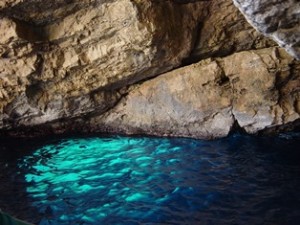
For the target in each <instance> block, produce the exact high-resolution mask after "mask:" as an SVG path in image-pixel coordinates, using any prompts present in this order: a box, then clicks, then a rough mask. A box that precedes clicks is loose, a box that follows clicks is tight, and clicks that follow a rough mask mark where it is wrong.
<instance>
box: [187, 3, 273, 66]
mask: <svg viewBox="0 0 300 225" xmlns="http://www.w3.org/2000/svg"><path fill="white" fill-rule="evenodd" d="M207 11H208V12H207V16H206V17H205V20H202V21H201V23H200V25H199V29H198V30H199V31H198V32H199V33H198V40H197V42H196V44H195V47H194V49H193V52H192V54H191V60H190V61H194V62H195V61H199V60H200V59H204V58H208V57H224V56H227V55H230V54H233V53H235V52H240V51H245V50H255V49H261V48H268V47H271V46H275V45H276V43H275V42H273V41H272V40H271V39H269V38H265V37H264V36H263V35H262V34H260V33H259V32H257V31H256V30H255V29H254V28H253V27H252V26H251V25H250V24H249V23H248V22H247V21H246V19H245V18H244V16H243V15H242V14H241V13H240V11H239V10H238V9H237V8H236V7H235V6H234V4H233V2H232V0H218V1H210V5H209V7H208V8H207Z"/></svg>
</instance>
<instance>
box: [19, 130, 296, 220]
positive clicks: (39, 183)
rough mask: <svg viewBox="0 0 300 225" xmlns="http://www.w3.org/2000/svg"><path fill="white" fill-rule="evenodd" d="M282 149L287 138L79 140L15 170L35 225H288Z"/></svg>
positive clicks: (290, 178) (289, 172) (48, 149)
mask: <svg viewBox="0 0 300 225" xmlns="http://www.w3.org/2000/svg"><path fill="white" fill-rule="evenodd" d="M293 143H294V145H295V143H299V141H298V142H293ZM294 145H293V146H294ZM282 148H285V151H287V149H288V148H289V147H288V145H287V140H286V139H280V138H279V139H261V140H260V139H255V138H250V137H242V136H234V137H230V138H227V139H223V140H218V141H213V142H205V141H197V140H189V139H162V138H129V137H107V138H97V137H95V138H82V139H80V138H79V139H66V140H62V141H59V142H58V143H55V144H52V145H47V146H44V147H42V148H40V149H38V150H36V151H35V152H34V153H33V154H32V155H29V156H26V157H24V158H22V160H20V161H19V164H18V165H19V168H20V171H21V173H22V174H23V173H24V177H25V180H26V183H27V184H26V192H27V193H28V198H29V199H30V200H29V201H30V202H31V205H32V206H34V207H35V208H36V209H37V210H38V212H39V216H42V220H41V221H40V223H39V224H40V225H50V224H54V225H65V224H72V225H76V224H95V225H98V224H104V225H118V224H120V225H127V224H128V225H134V224H228V225H229V224H278V225H279V224H280V225H283V224H288V225H290V224H291V223H290V222H291V221H294V220H295V219H297V217H296V216H295V215H297V210H298V209H297V207H294V205H297V204H298V203H300V201H298V200H297V199H300V198H298V197H299V192H297V191H295V187H297V186H298V185H300V178H299V177H297V176H296V177H295V173H296V171H299V165H298V164H294V162H293V161H291V160H290V159H284V160H282V158H283V157H282V156H283V155H282V151H281V149H282ZM296 148H297V147H296ZM291 151H294V149H292V150H291ZM293 158H295V157H293ZM282 174H285V175H284V176H285V179H284V180H283V179H281V178H280V176H281V177H282ZM287 183H289V186H288V187H285V188H284V193H285V192H288V193H289V194H290V196H284V197H282V193H281V192H280V190H278V187H279V186H281V187H282V185H285V184H287ZM283 199H284V200H285V201H290V204H289V206H287V205H282V201H283ZM245 221H247V223H244V222H245ZM264 221H269V222H270V223H264ZM276 221H279V222H280V223H277V222H276Z"/></svg>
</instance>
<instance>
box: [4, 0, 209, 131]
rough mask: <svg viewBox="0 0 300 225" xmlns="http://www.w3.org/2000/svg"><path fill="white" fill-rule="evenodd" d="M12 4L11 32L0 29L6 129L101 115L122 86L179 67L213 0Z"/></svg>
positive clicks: (7, 22)
mask: <svg viewBox="0 0 300 225" xmlns="http://www.w3.org/2000/svg"><path fill="white" fill-rule="evenodd" d="M9 3H10V2H8V3H7V4H8V6H9V7H8V8H5V7H4V9H2V12H1V13H2V14H0V15H2V18H0V28H1V30H5V31H6V32H5V33H2V34H1V35H0V45H1V58H0V68H1V78H0V98H1V101H0V111H1V113H0V115H1V118H0V121H1V122H0V125H1V127H4V128H7V129H10V128H16V127H19V126H32V125H37V124H42V123H46V122H51V121H54V120H56V119H62V118H72V117H76V116H80V115H84V114H88V113H90V112H93V113H95V112H97V113H102V112H104V111H105V110H107V108H110V107H112V106H113V105H114V104H115V102H116V101H117V100H118V98H119V96H120V94H119V92H118V91H117V90H118V89H120V88H121V87H125V86H127V85H130V84H132V83H135V82H137V81H140V80H144V79H146V78H149V77H152V76H155V75H158V74H160V73H163V72H165V71H168V70H171V69H172V68H174V67H177V66H179V65H180V64H181V61H182V60H183V59H184V58H186V57H188V56H189V54H190V51H191V49H192V43H193V39H194V38H195V37H194V32H193V31H194V30H195V27H196V26H197V24H198V23H199V21H200V19H201V13H200V12H201V9H203V8H204V6H205V5H206V4H207V3H194V4H174V3H171V2H168V1H164V2H152V1H130V0H120V1H104V2H103V1H82V0H80V1H73V2H72V3H70V4H66V3H65V1H54V2H53V1H51V2H47V3H44V2H42V1H34V0H31V1H24V2H22V3H20V4H16V5H14V6H13V7H10V6H11V4H9ZM29 6H30V7H29ZM22 10H23V12H24V14H18V13H17V12H19V11H22ZM25 12H26V13H25Z"/></svg>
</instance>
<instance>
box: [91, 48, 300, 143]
mask: <svg viewBox="0 0 300 225" xmlns="http://www.w3.org/2000/svg"><path fill="white" fill-rule="evenodd" d="M299 66H300V64H299V63H298V62H296V61H295V60H294V59H293V58H292V57H291V56H289V55H288V54H287V53H286V52H285V51H284V50H283V49H280V48H277V47H275V48H268V49H261V50H256V51H244V52H240V53H236V54H233V55H230V56H227V57H224V58H215V59H212V58H210V59H207V60H204V61H201V62H199V63H196V64H193V65H190V66H186V67H183V68H180V69H177V70H174V71H172V72H169V73H166V74H164V75H162V76H159V77H158V78H156V79H154V80H151V81H147V82H145V83H143V84H142V85H139V86H137V87H136V88H135V89H134V90H133V91H131V92H130V93H129V95H128V96H126V98H124V99H123V100H122V101H121V102H120V103H119V104H118V106H117V107H115V108H114V109H113V110H111V111H109V112H108V113H106V114H105V115H104V116H100V117H98V118H94V119H92V121H91V123H92V124H98V125H99V128H98V129H100V130H101V128H106V129H108V131H111V130H113V131H115V132H125V133H131V134H133V133H146V134H154V135H166V136H186V137H196V138H204V139H205V138H216V137H224V136H226V135H227V134H228V133H229V132H230V131H231V129H232V127H233V125H234V122H235V121H236V122H237V123H238V125H239V126H240V127H241V128H243V129H244V130H245V131H246V132H248V133H257V132H259V131H261V130H264V129H266V128H272V127H277V126H280V125H283V124H287V123H289V122H293V121H295V120H297V119H299V118H300V114H299V112H300V104H299V103H300V88H299V87H300V76H299V72H300V71H299V69H300V67H299ZM291 93H292V94H291ZM104 131H105V130H104Z"/></svg>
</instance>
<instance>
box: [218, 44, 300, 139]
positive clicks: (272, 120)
mask: <svg viewBox="0 0 300 225" xmlns="http://www.w3.org/2000/svg"><path fill="white" fill-rule="evenodd" d="M222 65H223V68H224V72H225V74H226V76H228V78H229V80H230V83H231V86H232V89H233V108H232V112H233V115H234V117H235V119H236V121H237V122H238V124H239V125H240V127H242V128H243V129H245V130H246V132H248V133H257V132H259V131H262V130H264V129H266V128H270V127H276V126H280V125H283V124H287V123H289V122H293V121H295V120H297V119H299V109H298V107H297V104H298V103H299V101H300V98H299V93H300V92H299V91H300V89H295V87H294V89H292V88H291V87H289V85H288V83H287V81H288V80H289V79H290V78H291V77H293V79H295V80H294V82H296V83H298V84H300V83H299V82H300V77H299V75H298V74H299V70H298V69H299V62H296V61H294V60H293V58H292V57H291V56H289V55H288V54H287V53H286V52H285V51H284V50H283V49H280V48H269V49H262V50H258V51H250V52H241V53H237V54H233V55H231V56H228V57H226V58H224V60H223V62H222ZM285 89H289V91H291V92H294V94H293V95H289V94H287V93H288V92H289V91H284V90H285ZM291 92H290V93H291Z"/></svg>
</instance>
